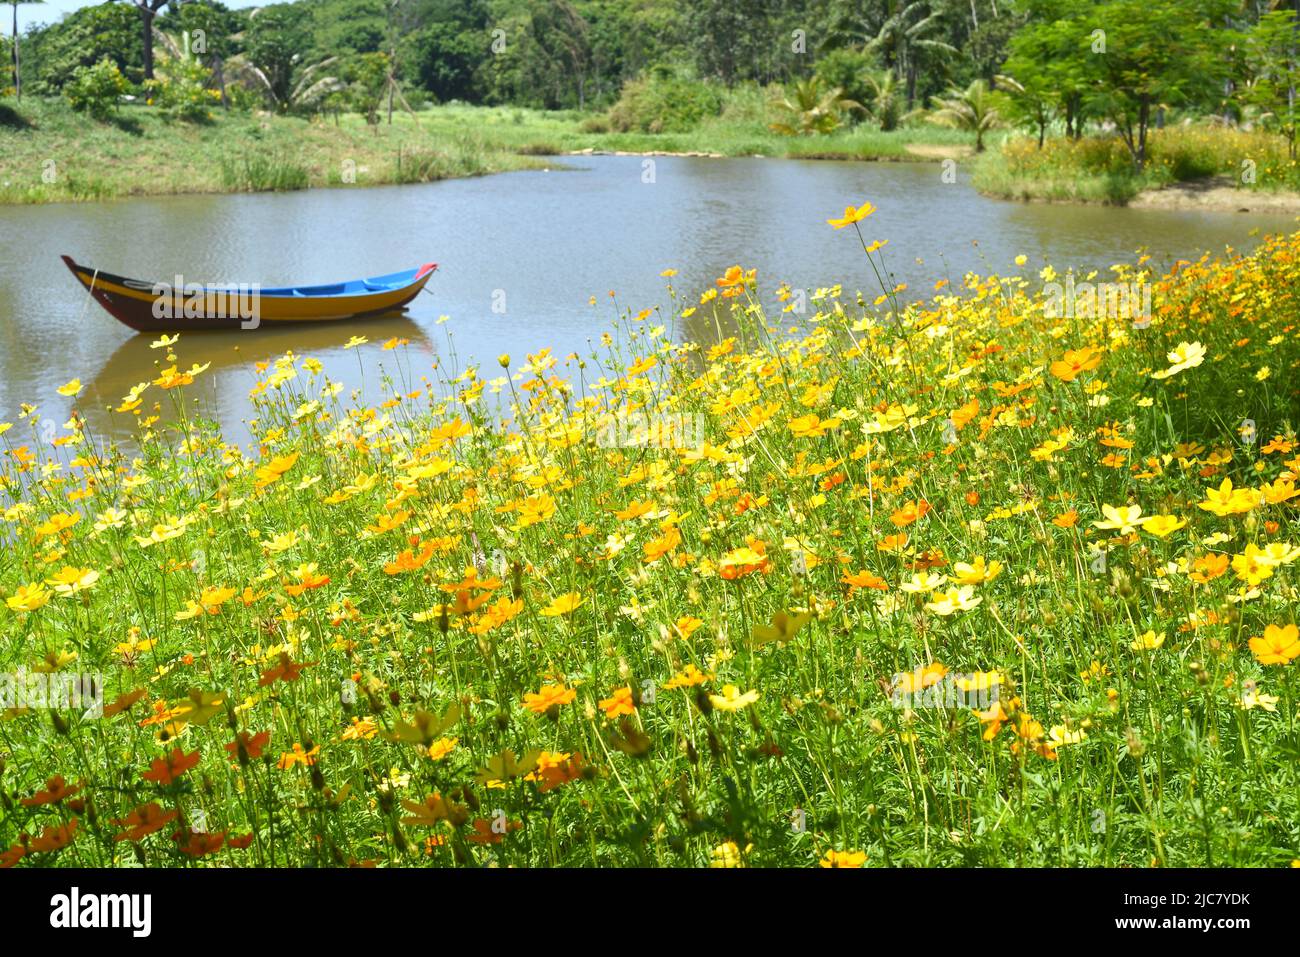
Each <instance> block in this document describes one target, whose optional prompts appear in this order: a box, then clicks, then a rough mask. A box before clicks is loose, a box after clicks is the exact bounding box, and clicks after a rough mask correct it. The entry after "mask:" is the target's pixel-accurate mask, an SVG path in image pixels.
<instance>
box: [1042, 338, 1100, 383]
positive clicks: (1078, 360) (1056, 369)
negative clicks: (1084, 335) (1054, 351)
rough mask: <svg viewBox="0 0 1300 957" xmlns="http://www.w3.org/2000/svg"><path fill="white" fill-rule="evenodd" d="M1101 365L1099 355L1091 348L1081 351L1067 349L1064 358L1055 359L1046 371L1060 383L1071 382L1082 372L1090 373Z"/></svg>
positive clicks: (1087, 347)
mask: <svg viewBox="0 0 1300 957" xmlns="http://www.w3.org/2000/svg"><path fill="white" fill-rule="evenodd" d="M1099 365H1101V353H1100V352H1098V351H1097V350H1096V349H1094V348H1092V347H1091V346H1086V347H1084V348H1083V349H1067V350H1065V356H1064V357H1063V358H1061V359H1057V360H1056V361H1055V362H1053V363H1052V364H1051V366H1049V367H1048V370H1049V371H1050V372H1051V373H1052V375H1054V376H1056V378H1058V379H1060V380H1061V381H1062V382H1073V381H1074V380H1075V379H1076V378H1078V377H1079V376H1080V375H1081V374H1083V373H1084V372H1090V371H1092V370H1093V369H1095V368H1097V366H1099Z"/></svg>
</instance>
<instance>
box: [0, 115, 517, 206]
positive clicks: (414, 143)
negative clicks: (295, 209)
mask: <svg viewBox="0 0 1300 957" xmlns="http://www.w3.org/2000/svg"><path fill="white" fill-rule="evenodd" d="M10 102H12V101H10ZM3 110H4V107H3V106H0V202H5V203H42V202H62V201H69V200H96V199H114V198H118V197H124V196H147V195H159V194H169V193H221V192H235V191H246V190H253V191H258V190H272V189H306V188H309V187H318V186H344V185H351V184H355V185H358V186H373V185H382V184H387V183H409V182H426V181H429V180H436V179H446V178H451V177H459V176H476V175H480V174H484V173H495V172H501V171H505V170H511V169H521V168H525V167H530V166H535V165H538V162H537V161H536V160H534V159H531V158H529V157H526V156H520V155H517V154H516V153H515V152H513V151H511V150H509V149H506V148H502V147H500V146H498V145H496V144H493V143H492V142H491V141H490V140H489V139H488V138H487V137H485V136H483V135H482V133H481V131H480V130H478V129H477V128H476V127H475V126H474V125H473V124H463V125H461V124H443V125H440V126H439V127H438V128H437V129H436V130H435V129H431V128H430V127H431V126H432V124H426V123H424V122H423V121H421V122H420V123H418V124H417V123H415V122H412V121H411V120H410V118H409V117H406V116H403V117H402V118H401V120H400V121H399V122H395V123H394V125H393V126H392V127H389V126H386V125H385V126H381V127H379V128H372V127H368V126H367V125H366V124H365V122H364V121H363V120H362V119H361V118H360V117H358V116H355V115H346V116H343V117H342V118H341V121H340V123H339V124H338V125H336V124H335V123H334V121H333V120H332V119H316V120H314V121H308V120H305V119H300V118H297V117H284V116H274V115H269V114H262V115H256V114H249V113H230V114H227V113H223V112H221V111H217V112H216V113H215V115H214V118H213V121H212V122H211V123H208V124H190V123H181V122H175V121H167V120H166V119H165V118H164V117H163V116H162V115H160V114H159V113H158V112H157V111H155V110H154V109H152V108H149V107H144V106H129V107H123V108H122V110H121V111H120V113H119V115H118V117H117V118H116V120H115V121H114V122H110V123H98V122H95V121H93V120H90V119H87V118H86V117H84V116H82V115H80V114H77V113H74V112H73V111H72V110H71V109H69V108H68V107H67V106H66V105H64V104H62V103H60V102H57V101H48V102H29V101H26V100H25V101H24V102H23V107H22V112H21V113H15V112H13V111H9V112H7V113H6V112H3Z"/></svg>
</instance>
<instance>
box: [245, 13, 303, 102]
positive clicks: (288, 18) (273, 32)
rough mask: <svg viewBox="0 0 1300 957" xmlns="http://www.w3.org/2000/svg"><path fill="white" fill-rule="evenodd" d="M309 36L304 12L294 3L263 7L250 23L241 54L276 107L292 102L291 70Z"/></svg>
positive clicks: (300, 57)
mask: <svg viewBox="0 0 1300 957" xmlns="http://www.w3.org/2000/svg"><path fill="white" fill-rule="evenodd" d="M310 37H311V34H310V32H309V29H308V16H307V13H306V12H305V10H304V9H303V8H300V7H298V6H296V5H295V6H287V5H286V6H279V7H265V8H263V9H261V10H259V11H258V12H257V14H256V15H255V16H254V17H253V18H252V20H251V22H250V25H249V28H248V33H247V40H246V41H245V42H246V51H245V55H246V57H247V60H248V62H249V63H250V64H252V65H253V67H254V68H255V69H256V70H257V71H258V72H259V73H260V74H261V78H260V79H261V82H262V84H263V85H264V86H265V87H266V91H267V94H268V96H269V97H270V98H271V101H272V102H273V103H274V104H275V106H276V107H277V108H278V109H281V110H287V109H289V107H290V105H291V103H292V93H293V86H294V73H295V70H296V68H297V67H298V65H299V64H300V63H301V61H302V59H303V52H304V51H305V50H306V49H307V47H308V44H309V41H310Z"/></svg>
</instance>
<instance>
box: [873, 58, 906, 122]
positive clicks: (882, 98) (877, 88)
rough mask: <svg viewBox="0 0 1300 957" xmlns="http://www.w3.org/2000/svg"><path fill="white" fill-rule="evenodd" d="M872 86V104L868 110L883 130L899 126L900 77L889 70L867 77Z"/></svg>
mask: <svg viewBox="0 0 1300 957" xmlns="http://www.w3.org/2000/svg"><path fill="white" fill-rule="evenodd" d="M867 85H868V86H870V87H871V106H870V107H868V112H869V113H870V114H871V118H872V119H873V120H875V121H876V122H877V123H878V124H879V125H880V128H881V129H882V130H885V131H889V130H893V129H897V128H898V121H899V116H900V113H901V105H900V104H899V102H898V79H897V77H895V76H894V74H893V73H892V72H891V71H889V70H881V71H880V72H879V73H877V74H875V75H872V76H868V77H867Z"/></svg>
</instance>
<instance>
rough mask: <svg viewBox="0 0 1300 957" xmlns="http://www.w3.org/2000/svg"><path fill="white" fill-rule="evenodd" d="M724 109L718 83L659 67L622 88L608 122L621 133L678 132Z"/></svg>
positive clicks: (692, 126)
mask: <svg viewBox="0 0 1300 957" xmlns="http://www.w3.org/2000/svg"><path fill="white" fill-rule="evenodd" d="M721 109H722V92H721V90H720V89H719V88H718V86H717V85H716V84H713V83H706V82H702V81H700V80H696V79H693V78H691V77H689V76H686V75H683V74H681V73H678V72H674V71H672V70H669V69H667V68H659V69H655V70H652V71H650V73H649V75H647V76H645V77H643V78H642V79H638V80H633V81H631V82H630V83H628V84H627V85H626V86H624V87H623V94H622V96H620V97H619V100H618V102H617V103H615V104H614V106H613V107H612V108H611V109H610V111H609V125H610V128H611V129H614V130H617V131H619V132H628V131H631V130H638V131H640V132H643V133H665V132H667V133H675V132H682V131H685V130H690V129H692V128H694V127H695V126H696V124H698V123H699V122H700V121H701V120H703V119H704V118H705V117H709V116H717V115H718V113H719V111H720V110H721Z"/></svg>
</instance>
